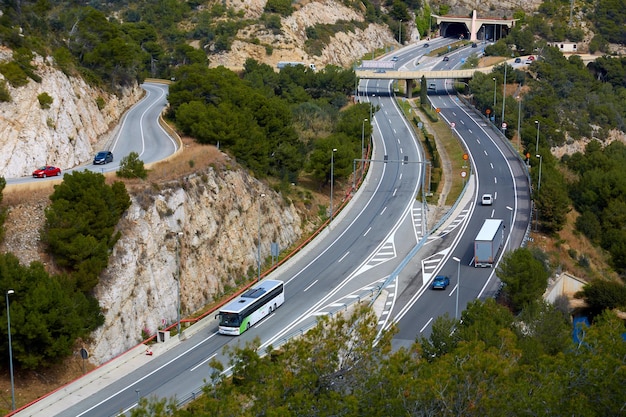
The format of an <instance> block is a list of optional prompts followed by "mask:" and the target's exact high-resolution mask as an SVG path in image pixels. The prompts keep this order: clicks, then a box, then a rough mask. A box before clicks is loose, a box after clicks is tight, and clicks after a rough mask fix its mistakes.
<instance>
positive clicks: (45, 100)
mask: <svg viewBox="0 0 626 417" xmlns="http://www.w3.org/2000/svg"><path fill="white" fill-rule="evenodd" d="M37 100H39V106H41V108H42V109H49V108H50V105H51V104H52V102H53V101H54V99H53V98H52V97H50V94H48V93H46V92H43V93H41V94H39V95H38V96H37Z"/></svg>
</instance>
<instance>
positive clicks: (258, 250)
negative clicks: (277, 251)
mask: <svg viewBox="0 0 626 417" xmlns="http://www.w3.org/2000/svg"><path fill="white" fill-rule="evenodd" d="M263 197H265V193H261V198H263ZM261 198H259V213H258V214H259V216H258V217H259V244H258V246H257V252H256V256H257V271H258V275H257V280H258V281H260V280H261Z"/></svg>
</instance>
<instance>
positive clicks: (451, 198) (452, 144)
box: [399, 99, 470, 206]
mask: <svg viewBox="0 0 626 417" xmlns="http://www.w3.org/2000/svg"><path fill="white" fill-rule="evenodd" d="M399 105H400V108H402V110H403V112H404V115H405V117H406V118H407V119H408V120H409V121H410V122H411V126H412V127H413V130H414V132H415V134H416V136H417V138H418V140H419V141H420V143H421V144H422V148H423V149H424V151H425V152H426V153H427V155H426V157H427V158H428V159H429V160H430V161H431V163H432V166H433V169H432V174H433V175H432V177H433V178H432V179H433V180H437V178H436V175H437V174H436V171H435V169H434V167H435V163H434V158H437V157H439V158H440V159H441V174H440V175H441V178H440V180H439V181H437V182H438V186H437V189H436V190H435V189H432V190H431V191H432V192H433V195H432V196H431V197H429V198H428V201H429V203H433V204H437V203H438V202H439V203H442V204H444V205H446V206H451V205H453V204H454V202H455V201H456V200H457V199H458V198H459V196H460V195H461V191H462V190H463V187H464V186H465V180H464V179H463V178H462V177H461V172H462V171H465V172H467V174H468V176H469V173H470V167H469V166H466V165H468V164H467V163H466V162H465V161H464V160H463V154H465V150H464V149H463V147H462V146H461V143H460V142H459V140H458V138H457V137H456V136H455V135H454V134H453V132H452V130H451V129H450V126H448V125H447V124H446V123H440V122H431V121H430V120H431V118H430V117H427V114H426V111H424V110H423V109H422V108H421V107H420V106H419V100H418V99H412V100H406V99H402V100H400V102H399ZM440 121H441V120H440ZM419 123H422V127H421V128H420V127H419V125H418V124H419ZM429 135H432V136H433V137H434V143H435V144H436V146H435V147H434V149H435V152H433V151H432V150H431V149H430V148H433V147H432V145H429V144H428V143H427V142H428V139H427V138H428V136H429ZM435 153H436V154H435ZM437 155H438V156H437ZM464 166H466V167H465V168H464ZM466 178H467V177H466ZM440 196H443V197H444V201H440Z"/></svg>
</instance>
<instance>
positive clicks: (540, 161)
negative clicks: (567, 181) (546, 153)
mask: <svg viewBox="0 0 626 417" xmlns="http://www.w3.org/2000/svg"><path fill="white" fill-rule="evenodd" d="M537 158H539V178H538V179H537V192H539V191H540V190H541V165H542V162H543V157H542V156H541V155H539V154H537ZM538 228H539V209H538V208H537V207H536V204H535V232H536V231H537V229H538Z"/></svg>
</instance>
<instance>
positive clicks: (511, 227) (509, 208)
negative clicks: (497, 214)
mask: <svg viewBox="0 0 626 417" xmlns="http://www.w3.org/2000/svg"><path fill="white" fill-rule="evenodd" d="M506 209H507V210H509V211H510V212H511V219H510V221H509V249H511V234H512V233H513V207H509V206H506Z"/></svg>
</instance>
